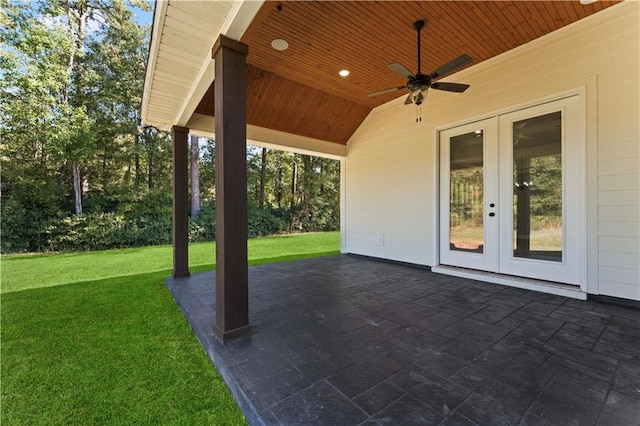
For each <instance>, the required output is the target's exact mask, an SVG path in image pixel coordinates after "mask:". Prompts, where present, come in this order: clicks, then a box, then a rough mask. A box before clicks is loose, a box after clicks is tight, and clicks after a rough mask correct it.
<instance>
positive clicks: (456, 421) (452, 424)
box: [440, 411, 477, 426]
mask: <svg viewBox="0 0 640 426" xmlns="http://www.w3.org/2000/svg"><path fill="white" fill-rule="evenodd" d="M440 424H441V425H442V426H475V425H477V423H476V422H473V421H471V420H469V419H468V418H466V417H465V416H463V415H462V414H460V413H458V412H457V411H456V412H455V413H453V414H451V415H450V416H448V417H447V418H446V419H444V420H443V421H442V423H440Z"/></svg>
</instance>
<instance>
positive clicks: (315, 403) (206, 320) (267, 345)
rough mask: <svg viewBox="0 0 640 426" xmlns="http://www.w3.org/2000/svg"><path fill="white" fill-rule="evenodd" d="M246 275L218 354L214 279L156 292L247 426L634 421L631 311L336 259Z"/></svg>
mask: <svg viewBox="0 0 640 426" xmlns="http://www.w3.org/2000/svg"><path fill="white" fill-rule="evenodd" d="M249 277H250V279H249V291H250V320H251V326H252V329H251V330H252V334H251V336H250V337H248V338H246V339H243V340H239V341H235V342H230V343H228V344H227V345H222V344H220V343H218V342H217V341H216V340H215V338H214V337H213V335H212V326H213V322H214V318H215V274H213V273H204V274H194V275H192V276H191V277H189V278H186V279H179V280H172V279H168V280H167V286H168V288H169V289H170V291H171V293H172V294H173V296H174V298H175V300H176V303H177V304H178V306H179V307H180V309H182V311H183V313H184V315H185V317H186V318H187V320H188V321H189V323H190V324H191V327H192V328H193V330H194V333H195V334H196V336H197V337H198V339H200V342H201V343H202V345H203V347H204V348H205V350H206V352H207V354H208V355H209V357H210V359H211V360H212V361H213V363H214V364H215V365H216V367H217V369H218V371H219V372H220V375H221V376H222V377H223V379H224V381H225V382H226V383H227V386H228V387H229V389H230V391H231V392H232V394H233V395H234V397H235V398H236V400H237V401H238V403H239V406H240V408H241V410H242V411H243V413H245V416H246V418H247V420H248V421H249V423H250V424H252V425H261V424H274V425H275V424H277V425H297V424H305V425H307V424H322V425H325V424H331V425H333V424H335V425H343V424H344V425H358V424H362V425H365V424H367V425H380V424H410V423H419V424H443V425H452V424H453V425H456V424H459V425H474V424H478V425H500V424H509V425H517V424H520V425H558V424H578V423H580V424H594V423H595V422H598V424H602V425H615V426H619V425H623V424H624V425H626V424H635V423H633V421H634V420H635V419H640V405H638V404H639V403H640V394H639V393H640V391H639V390H638V389H640V359H638V356H640V347H639V344H640V343H639V342H640V334H639V333H640V310H638V309H633V308H628V307H619V306H614V305H609V304H604V303H601V302H594V301H587V302H582V301H575V300H570V299H565V298H561V297H558V296H553V295H544V294H540V293H533V292H530V291H527V290H523V289H514V288H508V287H502V286H498V285H494V284H488V283H482V282H478V281H473V280H469V279H461V278H457V277H450V276H445V275H439V274H434V273H431V272H429V271H428V270H426V269H424V268H413V267H409V266H404V265H397V264H391V263H387V262H378V261H374V260H371V259H366V258H361V257H356V256H348V255H339V256H332V257H326V258H318V259H307V260H302V261H294V262H286V263H281V264H272V265H261V266H255V267H251V268H250V270H249ZM598 416H599V417H598ZM636 423H638V422H636ZM639 424H640V423H639Z"/></svg>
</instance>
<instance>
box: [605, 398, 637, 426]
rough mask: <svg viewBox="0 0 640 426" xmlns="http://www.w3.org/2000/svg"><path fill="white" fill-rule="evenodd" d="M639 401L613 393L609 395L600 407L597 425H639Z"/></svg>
mask: <svg viewBox="0 0 640 426" xmlns="http://www.w3.org/2000/svg"><path fill="white" fill-rule="evenodd" d="M638 413H640V401H639V400H637V399H634V398H631V397H628V396H626V395H621V394H619V393H617V392H615V391H612V392H611V393H609V396H608V397H607V401H606V402H605V404H604V406H603V407H602V412H601V413H600V418H599V419H598V425H602V426H609V425H638V424H640V415H639V414H638Z"/></svg>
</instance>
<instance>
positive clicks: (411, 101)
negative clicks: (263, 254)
mask: <svg viewBox="0 0 640 426" xmlns="http://www.w3.org/2000/svg"><path fill="white" fill-rule="evenodd" d="M412 103H413V98H412V97H411V94H409V96H407V99H406V100H405V101H404V104H405V105H410V104H412Z"/></svg>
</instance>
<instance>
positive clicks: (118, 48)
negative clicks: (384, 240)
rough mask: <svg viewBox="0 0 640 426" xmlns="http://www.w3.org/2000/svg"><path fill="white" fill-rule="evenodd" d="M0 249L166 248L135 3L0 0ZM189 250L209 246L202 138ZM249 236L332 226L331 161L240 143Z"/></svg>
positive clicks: (162, 173) (334, 185)
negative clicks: (145, 121) (143, 106)
mask: <svg viewBox="0 0 640 426" xmlns="http://www.w3.org/2000/svg"><path fill="white" fill-rule="evenodd" d="M0 6H1V7H0V25H1V27H2V28H1V32H0V43H1V45H0V46H1V47H0V53H1V55H0V77H1V78H0V85H1V87H0V93H2V98H1V100H0V124H1V127H2V132H1V134H0V138H1V140H0V142H1V148H0V165H1V174H2V179H1V198H0V202H1V212H0V215H1V228H0V233H1V235H0V237H1V240H0V250H1V251H2V253H3V254H5V253H16V252H43V251H77V250H98V249H108V248H119V247H135V246H146V245H157V244H167V243H170V242H171V229H172V219H171V204H172V201H171V196H172V195H171V175H172V165H171V156H172V154H171V151H172V141H171V135H168V134H166V133H164V132H161V131H159V130H158V129H155V128H153V127H144V126H141V119H140V103H141V97H142V92H143V85H144V76H145V69H146V61H147V56H148V46H149V35H150V31H151V28H150V25H149V24H148V23H144V22H141V20H140V19H139V15H140V12H144V13H147V14H148V13H149V12H150V10H151V5H150V4H149V2H148V1H146V0H129V1H127V2H125V1H122V0H110V1H105V0H91V1H88V0H53V1H42V2H16V1H10V0H0ZM190 144H191V149H190V152H191V182H190V188H191V190H190V199H191V217H190V223H189V238H190V241H192V242H198V241H211V240H214V239H215V179H214V177H215V141H214V140H211V139H205V138H199V137H197V136H192V137H191V138H190ZM247 168H248V170H247V173H248V176H247V178H248V187H247V193H248V202H249V211H248V217H249V224H248V226H249V236H262V235H271V234H278V233H285V232H306V231H331V230H337V229H339V226H340V219H339V204H340V202H339V198H340V197H339V195H340V164H339V162H338V161H335V160H330V159H326V158H318V157H311V156H306V155H300V154H294V153H289V152H283V151H276V150H267V149H265V148H258V147H252V146H249V147H248V148H247Z"/></svg>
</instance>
